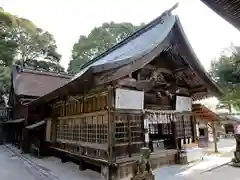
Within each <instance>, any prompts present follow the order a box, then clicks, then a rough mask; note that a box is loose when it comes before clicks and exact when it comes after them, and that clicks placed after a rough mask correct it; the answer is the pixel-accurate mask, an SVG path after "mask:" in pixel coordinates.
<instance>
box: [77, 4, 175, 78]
mask: <svg viewBox="0 0 240 180" xmlns="http://www.w3.org/2000/svg"><path fill="white" fill-rule="evenodd" d="M177 7H178V3H177V4H175V5H174V6H173V7H171V8H170V9H168V10H166V11H164V12H163V13H162V14H161V15H160V16H158V17H157V18H155V19H154V20H152V21H151V22H149V23H148V24H146V25H145V26H144V27H142V28H140V29H139V30H137V31H136V32H134V33H133V34H131V35H130V36H128V37H126V38H125V39H123V40H122V41H120V42H119V43H117V44H116V45H114V46H113V47H111V48H109V49H108V50H106V51H104V52H103V53H102V54H100V55H98V56H96V57H94V58H93V59H91V60H90V61H88V62H87V63H85V64H84V65H83V66H81V67H80V70H83V69H84V68H86V67H88V66H89V65H92V64H93V63H95V62H97V61H98V60H100V59H101V58H103V57H105V56H107V55H108V54H110V53H111V52H113V51H115V50H117V49H118V48H120V47H122V46H123V45H125V44H127V43H128V42H129V41H131V40H133V39H136V38H137V37H139V36H140V35H142V34H143V33H145V32H147V31H148V30H149V29H152V28H153V27H155V26H156V25H158V24H160V23H161V24H162V23H163V18H165V17H167V16H171V12H172V11H173V10H174V9H176V8H177ZM78 74H79V73H77V74H76V75H75V76H74V77H73V78H75V77H76V76H78Z"/></svg>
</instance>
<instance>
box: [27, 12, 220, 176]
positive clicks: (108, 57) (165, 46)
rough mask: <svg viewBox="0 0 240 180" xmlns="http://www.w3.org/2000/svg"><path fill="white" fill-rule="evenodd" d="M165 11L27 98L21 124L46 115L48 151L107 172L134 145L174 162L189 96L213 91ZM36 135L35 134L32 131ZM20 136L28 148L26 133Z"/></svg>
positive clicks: (186, 137)
mask: <svg viewBox="0 0 240 180" xmlns="http://www.w3.org/2000/svg"><path fill="white" fill-rule="evenodd" d="M171 11H172V9H170V10H167V11H165V12H164V13H163V14H162V15H161V16H160V17H158V18H156V19H155V20H153V21H152V22H150V23H149V24H147V25H146V26H144V27H143V28H142V29H140V30H138V31H137V32H135V33H133V34H132V35H130V36H129V37H128V38H126V39H124V40H123V41H121V42H119V43H118V44H116V45H115V46H113V47H112V48H110V49H108V50H107V51H106V52H104V53H103V54H101V55H99V56H97V57H95V58H93V59H92V60H91V61H89V62H87V63H86V64H85V65H83V66H82V67H81V68H79V73H78V74H76V75H75V76H74V78H72V80H71V81H69V82H68V83H66V84H64V85H63V86H61V87H60V88H58V89H55V90H53V91H52V92H49V93H47V94H45V95H43V96H41V97H39V98H38V99H36V100H34V101H31V102H30V103H28V113H29V114H34V118H33V117H32V118H30V117H29V118H28V119H27V125H28V126H29V125H33V124H36V123H39V122H40V121H45V122H46V133H45V135H44V139H45V142H47V143H48V147H49V152H51V153H52V155H56V156H59V157H61V158H62V160H63V161H67V160H70V159H71V160H73V159H74V161H75V162H76V163H78V164H79V165H80V166H79V167H80V168H81V169H82V170H84V169H86V168H89V167H92V166H97V169H98V170H99V171H100V172H101V173H102V174H103V176H104V177H106V178H107V179H114V178H115V179H120V178H124V177H127V176H129V175H130V174H131V173H132V166H133V163H135V161H136V158H138V156H139V151H140V148H142V147H144V146H149V147H150V149H151V150H152V158H153V159H152V161H153V168H154V167H158V166H160V165H164V164H174V163H177V158H176V156H177V152H178V150H180V149H183V144H190V143H192V140H193V139H194V138H193V126H194V123H193V120H192V116H191V115H189V113H187V114H184V112H191V111H192V101H195V100H200V99H203V98H207V97H210V96H220V95H221V94H222V92H221V90H220V89H219V88H218V87H217V86H216V84H215V83H214V82H213V81H212V79H211V78H210V76H209V75H208V74H207V72H206V71H205V69H204V68H203V66H202V65H201V64H200V62H199V60H198V59H197V57H196V55H195V53H194V52H193V49H192V47H191V45H190V43H189V41H188V39H187V37H186V35H185V33H184V30H183V28H182V25H181V23H180V20H179V18H178V16H175V15H172V14H171ZM39 138H42V137H40V136H39ZM23 140H24V141H25V142H29V143H28V146H26V147H28V148H30V147H31V146H30V144H31V141H29V136H27V135H25V136H24V138H23Z"/></svg>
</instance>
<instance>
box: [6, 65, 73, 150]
mask: <svg viewBox="0 0 240 180" xmlns="http://www.w3.org/2000/svg"><path fill="white" fill-rule="evenodd" d="M70 78H71V77H70V76H68V75H62V74H57V73H49V72H43V71H36V70H32V69H28V68H21V67H19V66H13V69H12V73H11V88H10V94H9V98H8V107H9V119H8V120H7V121H5V122H4V132H5V138H6V139H5V140H6V141H8V142H12V143H13V144H15V145H17V146H18V147H19V148H20V145H23V144H21V142H22V135H23V133H24V130H25V126H26V122H27V119H28V118H31V119H35V118H34V115H33V114H29V113H28V109H27V106H26V104H27V103H29V102H31V101H33V100H35V99H37V98H39V97H40V96H43V95H45V94H47V93H49V92H51V91H52V90H54V89H56V88H58V87H60V86H62V85H63V84H66V83H67V82H68V81H69V80H70Z"/></svg>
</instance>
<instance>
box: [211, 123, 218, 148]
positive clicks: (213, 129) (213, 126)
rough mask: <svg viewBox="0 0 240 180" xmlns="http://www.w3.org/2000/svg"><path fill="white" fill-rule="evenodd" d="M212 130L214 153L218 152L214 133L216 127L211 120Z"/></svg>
mask: <svg viewBox="0 0 240 180" xmlns="http://www.w3.org/2000/svg"><path fill="white" fill-rule="evenodd" d="M212 132H213V142H214V151H215V153H217V152H218V148H217V135H216V128H215V122H214V121H213V122H212Z"/></svg>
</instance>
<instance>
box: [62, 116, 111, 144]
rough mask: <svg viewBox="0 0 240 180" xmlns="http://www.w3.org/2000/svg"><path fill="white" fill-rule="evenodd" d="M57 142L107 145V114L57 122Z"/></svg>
mask: <svg viewBox="0 0 240 180" xmlns="http://www.w3.org/2000/svg"><path fill="white" fill-rule="evenodd" d="M57 140H68V141H73V142H77V141H82V142H89V143H99V144H103V143H107V142H108V114H105V115H99V116H87V117H82V118H76V119H62V120H58V122H57Z"/></svg>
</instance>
